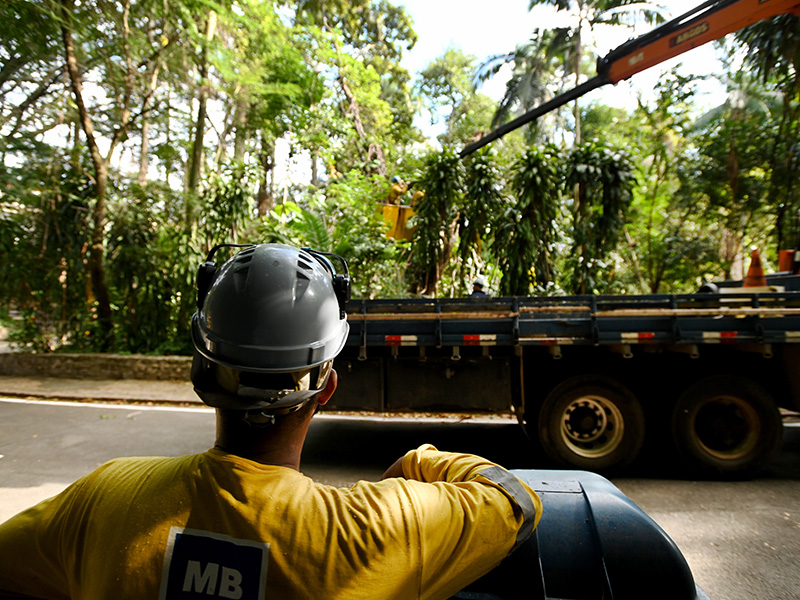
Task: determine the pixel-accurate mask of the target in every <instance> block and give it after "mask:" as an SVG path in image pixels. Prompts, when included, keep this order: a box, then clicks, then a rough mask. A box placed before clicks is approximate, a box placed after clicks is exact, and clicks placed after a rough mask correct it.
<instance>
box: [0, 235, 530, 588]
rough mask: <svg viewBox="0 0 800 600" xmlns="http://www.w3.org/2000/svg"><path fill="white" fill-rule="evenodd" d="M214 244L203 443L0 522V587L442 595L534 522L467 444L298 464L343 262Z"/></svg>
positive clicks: (201, 290)
mask: <svg viewBox="0 0 800 600" xmlns="http://www.w3.org/2000/svg"><path fill="white" fill-rule="evenodd" d="M215 250H216V248H215ZM215 250H214V251H212V252H211V254H210V255H209V259H208V260H207V261H206V263H204V264H203V265H202V266H201V267H200V270H199V272H198V311H197V312H196V313H195V315H194V316H193V318H192V323H191V333H192V341H193V343H194V348H195V355H194V362H193V366H192V372H191V378H192V382H193V384H194V387H195V390H196V392H197V394H198V395H199V397H200V398H201V399H202V400H203V402H205V403H206V404H208V405H210V406H212V407H214V408H215V409H216V418H217V436H216V443H215V445H214V447H213V448H211V449H210V450H208V451H206V452H203V453H201V454H197V455H191V456H182V457H176V458H162V457H148V458H121V459H116V460H112V461H110V462H108V463H106V464H104V465H102V466H101V467H99V468H98V469H97V470H96V471H94V472H92V473H90V474H89V475H87V476H85V477H83V478H82V479H80V480H78V481H77V482H75V483H74V484H72V485H71V486H69V487H68V488H67V489H66V490H64V491H63V492H62V493H60V494H58V495H57V496H55V497H53V498H51V499H49V500H45V501H43V502H41V503H40V504H38V505H36V506H34V507H33V508H30V509H28V510H26V511H24V512H22V513H20V514H18V515H17V516H15V517H12V518H11V519H10V520H9V521H6V522H5V523H3V524H2V525H0V597H6V596H11V597H15V596H26V597H27V596H31V597H36V598H68V597H71V598H79V597H80V598H123V599H126V598H131V599H133V598H136V599H140V598H185V597H197V595H198V594H199V595H202V596H204V597H214V598H240V599H243V600H245V599H255V598H259V599H260V598H264V597H268V598H280V599H282V600H286V599H291V598H314V599H316V598H324V599H332V598H342V599H347V600H353V599H358V598H364V599H366V598H369V599H374V598H402V599H406V598H449V597H450V596H451V595H453V594H454V593H456V592H457V591H458V590H459V589H462V588H463V587H464V586H466V585H467V584H469V583H470V582H471V581H473V580H474V579H477V578H478V577H480V576H481V575H483V574H484V573H486V572H488V571H489V570H491V569H492V568H493V567H494V566H496V565H497V564H498V563H499V562H500V561H501V560H503V558H504V557H505V556H507V555H508V554H509V553H510V552H512V551H513V550H514V549H515V548H516V547H517V546H519V545H520V544H521V543H522V542H523V541H524V540H525V539H526V538H527V537H528V536H529V535H530V534H531V532H532V531H533V529H534V527H535V526H536V523H537V522H538V520H539V517H540V515H541V506H542V505H541V502H540V500H539V498H538V497H537V496H536V494H535V493H534V492H533V491H531V490H530V489H529V488H528V487H527V486H526V485H525V484H523V483H522V482H521V481H520V480H519V479H517V478H516V477H515V476H514V475H512V474H511V473H509V472H508V471H506V470H505V469H503V468H501V467H499V466H497V465H495V464H493V463H491V462H488V461H486V460H484V459H482V458H479V457H476V456H472V455H466V454H454V453H448V452H442V451H439V450H437V449H436V448H434V447H433V446H431V445H423V446H421V447H419V448H416V449H414V450H411V451H409V452H408V453H406V454H405V455H404V456H402V457H401V458H400V459H398V460H397V462H395V463H394V464H393V465H392V466H391V467H389V469H388V470H387V471H386V473H385V475H384V476H383V479H382V480H381V481H378V482H366V481H362V482H359V483H356V484H355V485H354V486H352V487H350V488H334V487H330V486H327V485H321V484H318V483H315V482H314V481H313V480H311V479H309V478H308V477H306V476H304V475H303V474H302V473H301V472H300V471H299V467H300V455H301V450H302V447H303V443H304V441H305V438H306V432H307V430H308V427H309V425H310V423H311V420H312V417H313V415H314V413H315V412H316V410H317V409H318V408H319V407H320V406H322V405H324V404H325V403H326V402H328V401H329V400H330V398H331V396H332V395H333V393H334V391H335V389H336V383H337V375H336V371H335V370H333V368H332V363H333V359H334V357H335V356H336V355H337V354H338V353H339V352H340V351H341V349H342V347H343V346H344V344H345V340H346V338H347V334H348V324H347V319H346V314H345V311H344V306H345V302H346V301H347V298H348V295H349V276H348V274H347V266H346V263H345V262H344V260H343V259H341V258H339V257H337V256H335V255H330V254H324V253H320V252H315V251H312V250H308V249H297V248H293V247H290V246H284V245H279V244H264V245H253V246H248V247H245V248H244V249H242V250H240V251H239V252H238V253H237V254H236V255H235V256H234V257H233V258H231V259H230V260H228V261H227V262H225V264H224V265H222V266H221V267H219V268H218V267H217V265H216V264H215V263H214V262H213V255H214V252H215Z"/></svg>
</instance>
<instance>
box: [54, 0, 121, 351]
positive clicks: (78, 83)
mask: <svg viewBox="0 0 800 600" xmlns="http://www.w3.org/2000/svg"><path fill="white" fill-rule="evenodd" d="M72 8H73V3H72V1H71V0H62V2H61V16H62V22H61V35H62V40H63V43H64V55H65V59H66V65H67V72H68V73H69V78H70V83H71V86H72V92H73V94H74V96H75V104H76V106H77V108H78V116H79V118H80V122H81V127H82V128H83V133H84V135H85V136H86V144H87V145H88V146H89V154H90V156H91V158H92V165H93V166H94V171H95V181H94V186H95V187H94V189H95V204H94V208H93V209H92V233H91V247H90V249H89V261H88V262H89V275H90V279H91V282H92V292H93V294H94V297H95V300H96V302H97V316H98V320H99V323H100V330H101V334H102V336H103V339H102V340H101V344H100V346H101V348H102V349H107V348H108V347H109V345H110V343H111V335H112V331H113V323H112V310H111V299H110V296H109V293H108V286H107V285H106V277H105V268H104V265H103V258H104V246H105V222H106V192H107V189H108V160H107V159H106V158H105V157H103V155H102V154H101V152H100V149H99V148H98V147H97V141H96V140H95V136H94V125H93V123H92V119H91V117H90V116H89V113H88V111H87V109H86V103H85V102H84V99H83V82H82V80H81V74H80V68H79V66H78V60H77V58H76V56H75V46H74V43H73V40H72V33H71V31H70V29H69V28H68V27H69V25H70V24H71V21H72ZM109 155H110V151H109Z"/></svg>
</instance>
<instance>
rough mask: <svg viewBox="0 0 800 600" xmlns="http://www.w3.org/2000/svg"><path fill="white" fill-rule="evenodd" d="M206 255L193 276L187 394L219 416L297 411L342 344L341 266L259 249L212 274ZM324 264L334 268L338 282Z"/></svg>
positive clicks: (289, 251)
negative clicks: (220, 411) (222, 412)
mask: <svg viewBox="0 0 800 600" xmlns="http://www.w3.org/2000/svg"><path fill="white" fill-rule="evenodd" d="M215 250H216V248H215ZM213 252H214V251H212V253H211V254H210V255H209V260H207V261H206V263H205V264H204V265H201V267H200V271H199V272H198V310H197V312H196V313H195V314H194V316H193V317H192V326H191V331H192V342H193V344H194V348H195V361H194V364H193V366H192V382H193V383H194V386H195V391H196V392H197V394H198V395H199V396H200V398H201V399H202V400H203V401H204V402H205V403H206V404H209V405H211V406H217V407H222V408H233V409H241V410H252V409H270V410H275V409H286V408H292V407H295V406H297V407H299V406H300V405H302V404H304V403H305V401H306V400H308V399H310V398H311V397H312V396H314V395H316V394H317V393H318V392H319V391H320V390H321V389H322V388H324V384H325V381H326V380H327V376H328V374H329V373H330V366H331V361H332V360H333V358H334V357H335V356H336V355H337V354H339V352H340V351H341V350H342V348H343V347H344V344H345V341H346V340H347V334H348V331H349V327H348V324H347V319H346V315H345V312H344V304H345V302H346V301H347V299H348V297H349V276H348V275H347V266H346V263H345V262H344V259H341V258H340V257H336V256H335V255H327V254H324V253H319V252H315V251H313V250H310V249H299V248H294V247H291V246H286V245H283V244H259V245H253V246H248V247H246V248H245V249H244V250H242V251H240V252H238V253H237V254H236V255H235V256H234V257H233V258H231V259H230V260H228V261H227V262H226V263H225V264H224V265H222V267H220V268H219V269H217V268H216V265H215V264H214V263H213V262H212V261H211V257H212V256H213ZM328 256H334V257H335V258H336V259H338V260H340V261H341V263H342V264H343V265H344V271H345V273H344V274H339V273H337V272H336V270H335V269H334V267H333V265H332V263H331V261H330V260H329V259H328V258H327V257H328ZM276 382H277V383H276Z"/></svg>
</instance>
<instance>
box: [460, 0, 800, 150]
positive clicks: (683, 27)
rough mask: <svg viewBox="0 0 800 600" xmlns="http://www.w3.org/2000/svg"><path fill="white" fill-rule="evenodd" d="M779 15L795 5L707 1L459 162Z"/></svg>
mask: <svg viewBox="0 0 800 600" xmlns="http://www.w3.org/2000/svg"><path fill="white" fill-rule="evenodd" d="M781 14H795V15H798V16H800V0H709V1H708V2H704V3H703V4H700V5H699V6H697V7H695V8H694V9H692V10H690V11H688V12H686V13H684V14H683V15H681V16H679V17H677V18H675V19H672V20H671V21H668V22H667V23H664V24H663V25H661V26H660V27H657V28H656V29H654V30H653V31H650V32H648V33H645V34H644V35H641V36H639V37H638V38H634V39H632V40H629V41H627V42H625V43H624V44H622V45H621V46H618V47H617V48H615V49H614V50H612V51H611V52H609V53H608V54H606V55H605V56H604V57H603V58H601V59H598V61H597V75H595V76H594V77H592V78H591V79H588V80H587V81H585V82H584V83H582V84H580V85H578V86H576V87H575V88H573V89H571V90H569V91H567V92H564V93H563V94H560V95H558V96H556V97H554V98H552V99H550V100H548V101H547V102H545V103H544V104H540V105H539V106H537V107H535V108H533V109H532V110H530V111H528V112H526V113H525V114H523V115H521V116H519V117H517V118H516V119H514V120H512V121H509V122H508V123H506V124H505V125H502V126H500V127H498V128H497V129H495V130H493V131H491V132H489V133H488V134H487V135H485V136H484V137H482V138H481V139H480V140H478V141H477V142H475V143H473V144H470V145H469V146H466V147H465V148H464V149H463V150H462V151H461V154H460V156H461V158H464V157H465V156H468V155H469V154H472V153H473V152H475V151H476V150H478V149H480V148H482V147H483V146H485V145H487V144H489V143H490V142H493V141H494V140H496V139H498V138H501V137H502V136H504V135H505V134H507V133H509V132H511V131H513V130H515V129H518V128H519V127H522V126H523V125H525V124H526V123H530V122H531V121H533V120H535V119H538V118H539V117H540V116H542V115H544V114H545V113H548V112H550V111H552V110H555V109H556V108H558V107H560V106H563V105H564V104H566V103H567V102H571V101H572V100H575V99H577V98H580V97H581V96H583V95H584V94H587V93H589V92H590V91H592V90H595V89H597V88H599V87H602V86H604V85H607V84H609V83H618V82H620V81H623V80H625V79H628V78H629V77H631V76H633V75H635V74H637V73H640V72H641V71H644V70H645V69H649V68H650V67H653V66H655V65H657V64H659V63H662V62H664V61H665V60H668V59H670V58H673V57H675V56H678V55H679V54H683V53H684V52H688V51H689V50H692V49H693V48H697V47H698V46H702V45H703V44H706V43H708V42H711V41H713V40H717V39H719V38H721V37H723V36H725V35H727V34H729V33H732V32H734V31H738V30H740V29H742V28H744V27H747V26H748V25H752V24H753V23H757V22H759V21H762V20H764V19H768V18H770V17H774V16H776V15H781Z"/></svg>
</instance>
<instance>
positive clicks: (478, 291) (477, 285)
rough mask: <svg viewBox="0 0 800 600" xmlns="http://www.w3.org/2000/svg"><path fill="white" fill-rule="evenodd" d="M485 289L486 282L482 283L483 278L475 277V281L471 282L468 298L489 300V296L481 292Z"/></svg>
mask: <svg viewBox="0 0 800 600" xmlns="http://www.w3.org/2000/svg"><path fill="white" fill-rule="evenodd" d="M485 287H486V282H485V281H484V279H483V277H476V278H475V280H474V281H473V282H472V293H471V294H470V295H469V297H470V298H489V294H487V293H486V292H484V291H483V288H485Z"/></svg>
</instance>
